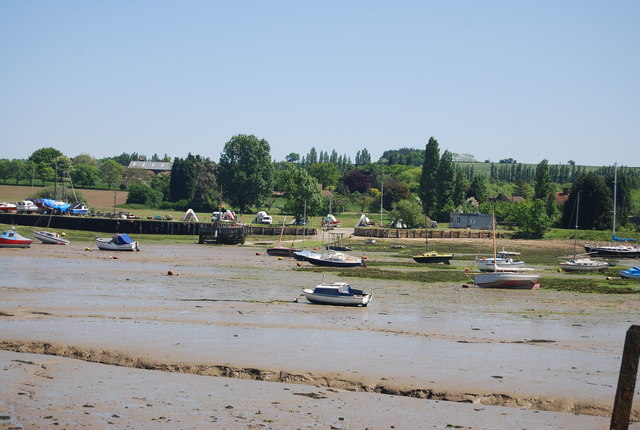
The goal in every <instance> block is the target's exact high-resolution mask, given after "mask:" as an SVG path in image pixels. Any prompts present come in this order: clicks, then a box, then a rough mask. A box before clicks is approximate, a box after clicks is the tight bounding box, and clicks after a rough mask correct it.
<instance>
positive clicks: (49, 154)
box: [28, 147, 63, 167]
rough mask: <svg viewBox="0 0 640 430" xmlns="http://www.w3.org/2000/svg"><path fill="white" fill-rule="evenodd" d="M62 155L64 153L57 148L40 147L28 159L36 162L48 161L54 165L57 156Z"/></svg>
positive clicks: (50, 164)
mask: <svg viewBox="0 0 640 430" xmlns="http://www.w3.org/2000/svg"><path fill="white" fill-rule="evenodd" d="M60 155H63V154H62V152H60V151H58V150H57V149H55V148H50V147H49V148H40V149H37V150H36V151H34V152H33V154H31V155H30V156H29V158H28V159H29V160H30V161H33V162H34V163H36V164H40V163H46V164H48V165H49V166H51V167H53V164H54V160H55V158H56V157H59V156H60Z"/></svg>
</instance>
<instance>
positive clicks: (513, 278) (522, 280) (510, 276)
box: [475, 272, 540, 290]
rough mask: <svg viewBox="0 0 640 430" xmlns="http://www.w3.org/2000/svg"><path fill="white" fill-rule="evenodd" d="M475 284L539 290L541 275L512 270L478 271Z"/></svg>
mask: <svg viewBox="0 0 640 430" xmlns="http://www.w3.org/2000/svg"><path fill="white" fill-rule="evenodd" d="M475 284H476V286H478V287H480V288H505V289H515V290H537V289H538V288H540V275H534V274H525V273H511V272H490V273H478V274H476V275H475Z"/></svg>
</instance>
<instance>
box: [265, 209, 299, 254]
mask: <svg viewBox="0 0 640 430" xmlns="http://www.w3.org/2000/svg"><path fill="white" fill-rule="evenodd" d="M286 222H287V217H284V220H283V221H282V229H281V230H280V239H278V244H277V245H276V246H273V247H271V248H267V255H273V256H275V257H292V256H293V252H294V251H300V250H299V249H294V248H287V247H286V246H282V245H280V242H281V241H282V235H283V234H284V227H285V225H286Z"/></svg>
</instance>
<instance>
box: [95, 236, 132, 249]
mask: <svg viewBox="0 0 640 430" xmlns="http://www.w3.org/2000/svg"><path fill="white" fill-rule="evenodd" d="M96 245H97V246H98V249H100V250H101V251H139V250H140V249H139V248H138V242H132V243H127V244H123V245H118V244H115V243H111V239H96Z"/></svg>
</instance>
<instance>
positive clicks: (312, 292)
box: [302, 282, 372, 306]
mask: <svg viewBox="0 0 640 430" xmlns="http://www.w3.org/2000/svg"><path fill="white" fill-rule="evenodd" d="M302 294H304V296H305V298H306V299H307V300H309V301H310V302H311V303H318V304H323V305H341V306H367V305H368V304H369V302H370V301H371V296H372V294H371V293H365V292H364V291H362V290H356V289H355V288H351V286H349V284H347V283H346V282H334V283H332V284H320V285H316V287H315V288H313V289H310V288H305V289H303V290H302Z"/></svg>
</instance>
